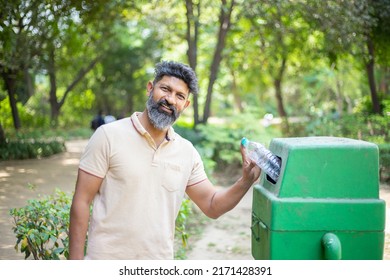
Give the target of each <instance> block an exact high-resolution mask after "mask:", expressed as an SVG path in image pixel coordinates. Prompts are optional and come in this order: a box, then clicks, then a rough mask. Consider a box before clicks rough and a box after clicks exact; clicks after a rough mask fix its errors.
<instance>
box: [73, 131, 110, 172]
mask: <svg viewBox="0 0 390 280" xmlns="http://www.w3.org/2000/svg"><path fill="white" fill-rule="evenodd" d="M109 151H110V145H109V141H108V138H107V135H106V133H105V131H104V129H103V127H102V126H101V127H99V128H98V129H97V130H96V131H95V133H94V134H93V135H92V137H91V138H90V140H89V142H88V144H87V146H86V148H85V150H84V153H83V154H82V156H81V159H80V163H79V168H80V169H81V170H83V171H85V172H87V173H90V174H92V175H94V176H97V177H100V178H104V177H105V176H106V173H107V171H108V167H109V162H110V156H109V154H110V153H109Z"/></svg>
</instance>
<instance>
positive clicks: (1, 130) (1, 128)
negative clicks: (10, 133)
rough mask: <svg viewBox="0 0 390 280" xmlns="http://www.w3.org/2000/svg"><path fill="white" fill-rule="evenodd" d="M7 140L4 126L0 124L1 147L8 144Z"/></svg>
mask: <svg viewBox="0 0 390 280" xmlns="http://www.w3.org/2000/svg"><path fill="white" fill-rule="evenodd" d="M5 139H6V138H5V132H4V129H3V126H2V125H1V123H0V146H1V145H4V144H5V143H6V140H5Z"/></svg>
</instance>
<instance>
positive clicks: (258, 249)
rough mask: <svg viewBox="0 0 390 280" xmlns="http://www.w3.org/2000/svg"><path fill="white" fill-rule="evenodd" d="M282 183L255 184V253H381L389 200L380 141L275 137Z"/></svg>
mask: <svg viewBox="0 0 390 280" xmlns="http://www.w3.org/2000/svg"><path fill="white" fill-rule="evenodd" d="M270 150H271V151H272V152H273V153H274V154H275V155H277V156H278V157H280V158H281V161H282V168H281V173H280V177H279V179H278V181H277V182H273V181H272V179H270V178H268V176H267V175H266V174H264V173H263V174H262V175H261V178H260V181H259V184H258V185H255V186H254V188H253V205H252V226H251V230H252V238H251V239H252V255H253V257H254V258H255V259H275V260H321V259H348V260H358V259H361V260H371V259H382V258H383V249H384V239H385V238H384V237H385V232H384V230H385V202H384V201H383V200H381V199H379V168H378V166H379V159H378V147H377V146H376V145H375V144H373V143H369V142H365V141H359V140H354V139H348V138H338V137H301V138H275V139H273V140H272V141H271V144H270Z"/></svg>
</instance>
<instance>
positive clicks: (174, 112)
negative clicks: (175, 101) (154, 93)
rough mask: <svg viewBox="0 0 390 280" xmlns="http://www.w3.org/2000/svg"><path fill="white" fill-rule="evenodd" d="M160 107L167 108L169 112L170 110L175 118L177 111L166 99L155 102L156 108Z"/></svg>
mask: <svg viewBox="0 0 390 280" xmlns="http://www.w3.org/2000/svg"><path fill="white" fill-rule="evenodd" d="M161 105H164V106H165V107H168V108H169V109H170V110H172V112H173V114H174V115H175V116H176V115H177V110H176V108H175V107H174V106H173V105H171V104H169V103H168V101H167V100H166V99H163V100H160V101H158V102H157V106H161Z"/></svg>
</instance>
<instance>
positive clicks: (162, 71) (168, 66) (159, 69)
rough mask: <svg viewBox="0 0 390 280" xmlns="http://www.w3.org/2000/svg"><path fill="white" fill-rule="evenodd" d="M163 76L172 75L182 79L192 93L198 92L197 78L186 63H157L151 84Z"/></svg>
mask: <svg viewBox="0 0 390 280" xmlns="http://www.w3.org/2000/svg"><path fill="white" fill-rule="evenodd" d="M163 76H172V77H176V78H178V79H180V80H183V81H184V82H185V83H186V84H187V86H188V88H189V90H190V92H192V93H193V94H197V93H198V79H197V78H196V74H195V72H194V70H192V68H191V67H189V66H188V65H185V64H183V63H179V62H174V61H162V62H160V63H157V64H156V68H155V71H154V80H153V85H155V84H156V83H157V82H158V81H160V80H161V79H162V78H163Z"/></svg>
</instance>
